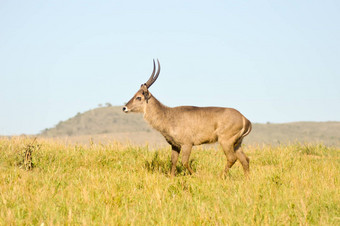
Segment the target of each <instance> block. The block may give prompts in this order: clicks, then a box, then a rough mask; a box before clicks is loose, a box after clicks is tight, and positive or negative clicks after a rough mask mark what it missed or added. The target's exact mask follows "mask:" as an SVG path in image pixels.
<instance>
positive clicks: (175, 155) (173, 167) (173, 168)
mask: <svg viewBox="0 0 340 226" xmlns="http://www.w3.org/2000/svg"><path fill="white" fill-rule="evenodd" d="M178 154H179V151H178V150H177V149H176V148H174V147H173V148H172V152H171V163H172V165H171V174H170V176H171V177H174V176H175V172H176V164H177V160H178Z"/></svg>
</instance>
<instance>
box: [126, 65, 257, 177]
mask: <svg viewBox="0 0 340 226" xmlns="http://www.w3.org/2000/svg"><path fill="white" fill-rule="evenodd" d="M157 63H158V70H157V72H156V73H155V71H156V65H155V60H154V61H153V72H152V74H151V76H150V78H149V80H148V81H147V82H146V83H144V84H142V85H141V87H140V89H139V90H138V91H137V93H136V94H135V95H134V96H133V97H132V98H131V100H129V102H128V103H127V104H126V105H125V106H124V107H123V111H124V112H125V113H128V112H140V113H143V114H144V119H145V120H146V121H147V122H148V123H149V124H150V125H151V126H152V127H153V128H155V129H156V130H158V131H159V132H160V133H161V134H162V135H163V136H164V138H165V139H166V141H167V142H168V143H169V144H170V145H171V147H172V153H171V162H172V167H171V177H173V176H174V175H175V170H176V163H177V159H178V155H179V153H180V152H182V163H183V165H184V166H185V168H186V169H187V170H188V171H189V173H190V174H192V173H193V170H192V169H191V167H190V165H189V157H190V153H191V149H192V147H193V146H195V145H200V144H206V143H215V142H217V141H218V142H219V143H220V144H221V146H222V148H223V151H224V153H225V155H226V157H227V164H226V166H225V170H224V173H225V174H227V173H228V171H229V169H230V168H231V167H232V166H233V165H234V163H235V162H236V160H237V159H238V160H239V161H240V162H241V164H242V167H243V170H244V173H245V175H247V174H248V172H249V158H248V157H247V156H246V155H245V154H244V153H243V151H242V148H241V143H242V140H243V138H244V137H245V136H247V135H248V134H249V133H250V131H251V128H252V126H251V123H250V121H249V120H248V119H246V118H245V117H244V116H243V115H242V114H241V113H240V112H239V111H237V110H235V109H233V108H222V107H194V106H180V107H173V108H172V107H167V106H165V105H163V104H162V103H161V102H159V101H158V100H157V99H156V98H155V97H154V96H153V95H152V94H151V93H150V92H149V88H150V86H151V85H152V84H153V83H154V82H155V81H156V79H157V78H158V75H159V72H160V64H159V61H158V60H157Z"/></svg>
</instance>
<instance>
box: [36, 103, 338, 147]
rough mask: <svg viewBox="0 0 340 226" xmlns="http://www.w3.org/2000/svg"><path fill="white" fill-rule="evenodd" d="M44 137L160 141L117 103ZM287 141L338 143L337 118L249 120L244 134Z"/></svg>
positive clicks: (252, 139)
mask: <svg viewBox="0 0 340 226" xmlns="http://www.w3.org/2000/svg"><path fill="white" fill-rule="evenodd" d="M41 136H44V137H79V136H83V137H92V136H94V137H100V136H102V137H103V136H105V137H109V138H110V139H117V140H127V139H128V140H131V141H138V142H139V143H143V141H149V142H164V143H165V141H164V139H163V138H162V136H161V135H160V134H159V133H158V132H157V131H155V130H154V129H152V128H151V127H150V126H149V125H148V124H147V123H146V122H145V121H144V120H143V116H142V114H134V113H130V114H125V113H123V112H122V110H121V107H100V108H96V109H92V110H89V111H86V112H84V113H78V114H77V115H76V116H74V117H72V118H70V119H68V120H66V121H61V122H60V123H58V124H57V125H56V126H55V127H53V128H50V129H45V130H44V131H43V132H42V133H41ZM288 142H313V143H319V142H320V143H324V144H326V145H332V146H340V122H293V123H281V124H276V123H267V124H260V123H253V131H252V132H251V133H250V134H249V135H248V136H247V138H245V143H246V144H263V143H265V144H274V145H276V144H281V143H288Z"/></svg>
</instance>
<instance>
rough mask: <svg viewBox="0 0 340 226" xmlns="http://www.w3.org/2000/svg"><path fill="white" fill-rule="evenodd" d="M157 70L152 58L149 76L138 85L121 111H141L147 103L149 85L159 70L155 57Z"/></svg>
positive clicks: (149, 96) (149, 94) (154, 79)
mask: <svg viewBox="0 0 340 226" xmlns="http://www.w3.org/2000/svg"><path fill="white" fill-rule="evenodd" d="M157 64H158V70H157V72H156V73H155V71H156V64H155V60H153V71H152V74H151V76H150V78H149V80H148V81H147V82H146V83H144V84H142V85H141V86H140V89H139V90H138V91H137V93H136V94H135V95H134V96H133V97H132V98H131V100H129V102H127V104H126V105H125V106H124V107H123V111H124V112H125V113H128V112H143V111H144V108H145V106H146V104H148V100H149V99H150V98H151V93H150V92H149V87H150V86H151V85H152V84H153V83H154V82H155V81H156V80H157V78H158V75H159V72H160V70H161V65H160V64H159V61H158V59H157Z"/></svg>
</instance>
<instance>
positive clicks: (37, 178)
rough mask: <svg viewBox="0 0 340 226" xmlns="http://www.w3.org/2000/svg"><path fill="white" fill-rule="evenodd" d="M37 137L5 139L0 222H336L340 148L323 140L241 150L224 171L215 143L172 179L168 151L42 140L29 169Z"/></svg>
mask: <svg viewBox="0 0 340 226" xmlns="http://www.w3.org/2000/svg"><path fill="white" fill-rule="evenodd" d="M28 145H32V139H29V138H12V139H7V138H3V139H0V225H11V224H12V225H23V224H34V225H40V224H42V223H44V224H45V225H55V224H57V225H60V224H63V225H64V224H72V225H73V224H83V225H93V224H95V225H108V224H111V225H112V224H113V225H117V224H120V225H126V224H137V225H146V224H162V225H183V224H184V225H192V224H205V225H211V224H219V225H226V224H230V225H263V224H264V225H297V224H302V225H339V224H340V216H339V213H340V195H339V187H340V186H339V185H340V174H339V172H340V150H339V149H337V148H329V147H325V146H322V145H309V144H293V145H289V146H278V147H270V146H264V147H257V146H245V147H244V150H245V152H246V153H247V154H248V156H249V157H250V159H251V165H250V166H251V174H250V178H249V179H248V180H246V179H245V178H244V175H243V171H242V167H241V166H240V164H239V163H237V164H235V166H234V167H233V168H232V170H231V172H230V175H229V177H228V178H226V179H222V178H221V177H220V175H221V172H222V169H223V168H224V164H225V157H224V155H223V152H222V151H221V150H219V148H214V147H209V148H204V147H198V148H196V149H194V150H193V153H192V157H191V158H192V161H191V164H192V167H193V169H194V170H195V171H196V173H195V175H192V176H190V175H186V173H185V171H184V168H183V167H182V166H181V165H180V164H179V165H178V168H177V177H176V178H174V179H170V178H169V170H170V149H169V148H168V147H164V148H161V149H157V150H156V149H154V148H150V147H148V146H146V145H145V146H133V145H121V144H120V143H117V142H111V143H107V144H105V145H102V144H98V143H90V142H89V145H87V146H84V145H75V144H65V143H63V142H60V141H59V142H55V141H52V140H48V141H47V140H42V139H38V140H37V141H36V143H34V145H33V147H31V157H32V158H31V161H32V164H33V168H32V169H30V170H26V168H25V167H23V164H24V156H25V155H24V153H25V151H27V147H28Z"/></svg>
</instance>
